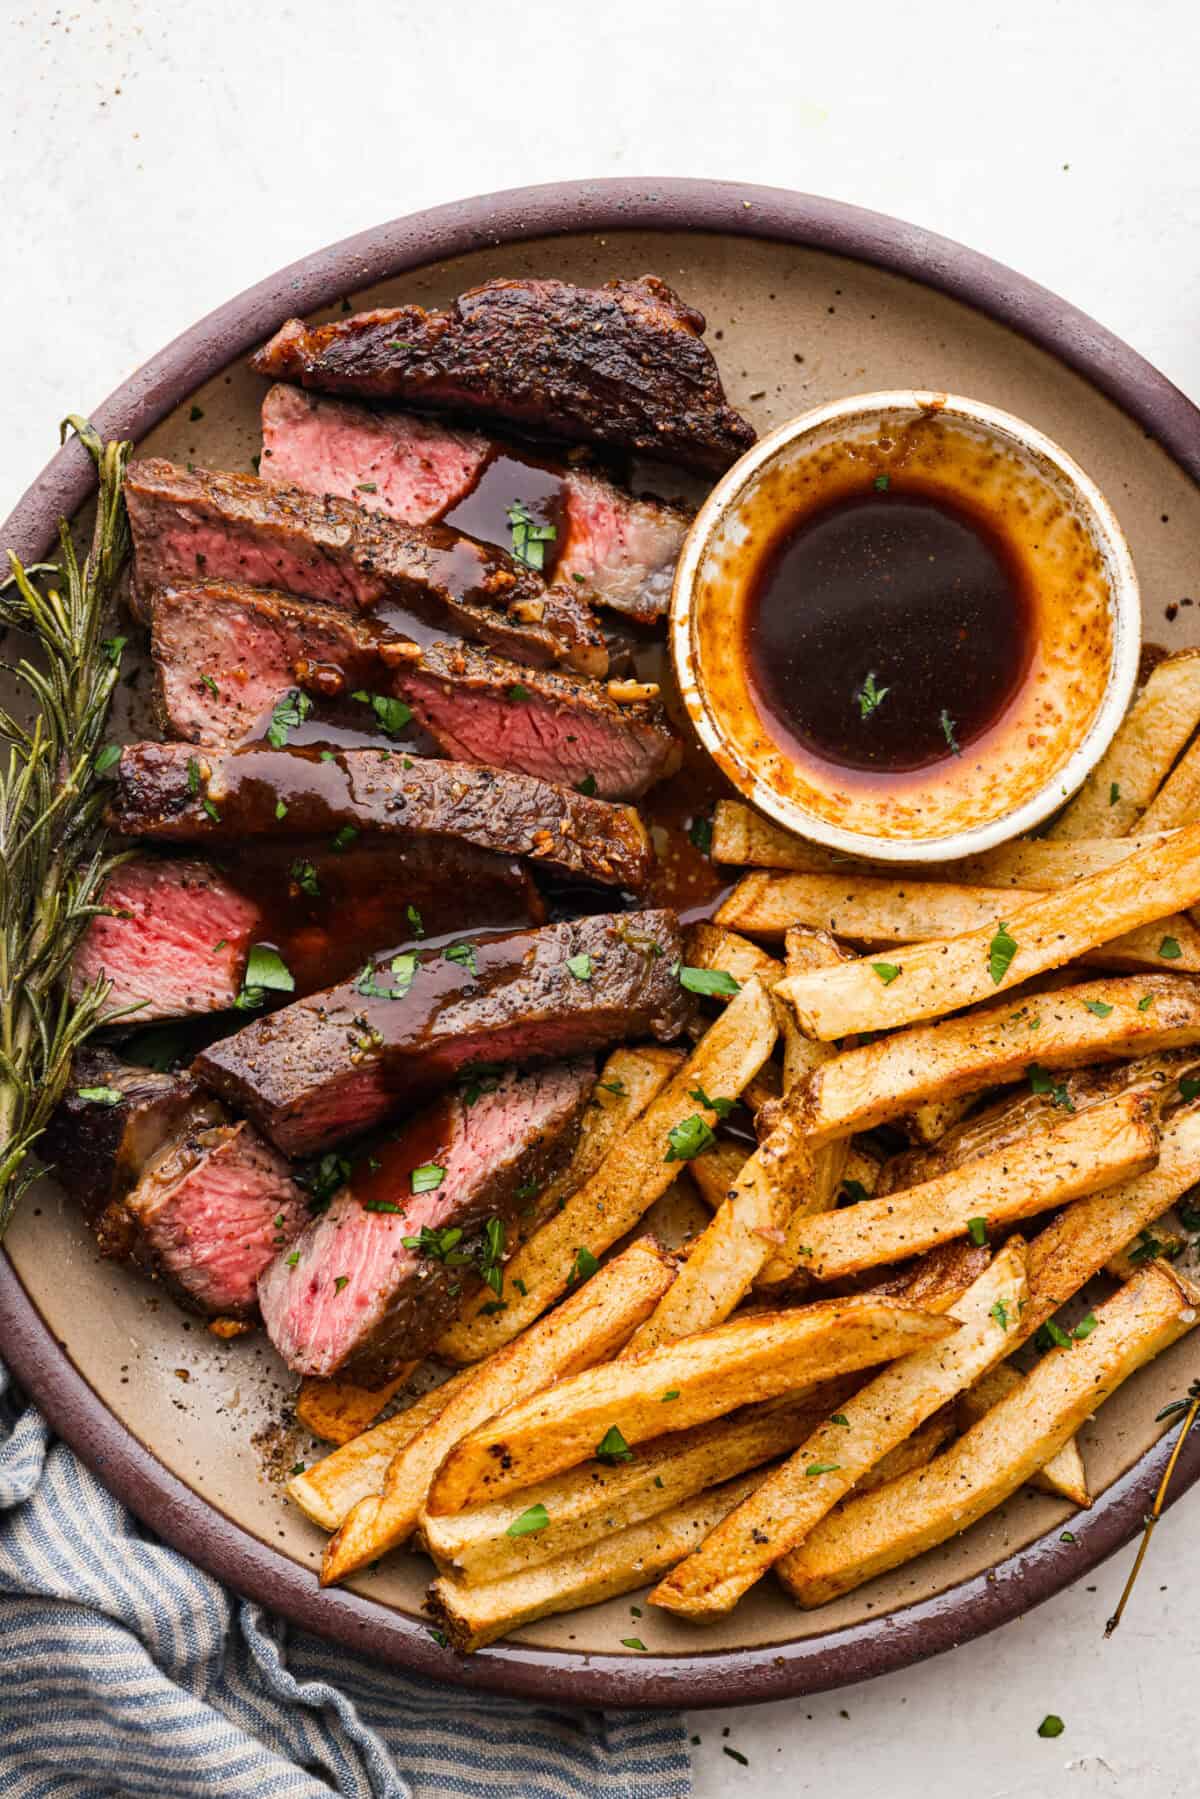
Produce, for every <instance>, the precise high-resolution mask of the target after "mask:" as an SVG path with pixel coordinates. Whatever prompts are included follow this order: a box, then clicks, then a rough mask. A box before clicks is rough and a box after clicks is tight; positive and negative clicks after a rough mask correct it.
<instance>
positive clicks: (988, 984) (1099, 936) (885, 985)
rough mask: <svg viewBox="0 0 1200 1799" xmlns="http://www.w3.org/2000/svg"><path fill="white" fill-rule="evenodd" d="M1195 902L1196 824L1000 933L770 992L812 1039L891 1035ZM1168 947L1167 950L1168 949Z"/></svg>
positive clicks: (1198, 891)
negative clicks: (790, 1010) (868, 1032)
mask: <svg viewBox="0 0 1200 1799" xmlns="http://www.w3.org/2000/svg"><path fill="white" fill-rule="evenodd" d="M1197 665H1198V667H1200V658H1198V664H1197ZM1198 898H1200V825H1189V826H1188V827H1187V829H1186V830H1183V831H1177V832H1176V834H1175V835H1174V837H1172V838H1171V839H1170V841H1169V842H1168V843H1166V844H1165V845H1164V846H1163V847H1162V848H1161V849H1154V850H1142V851H1139V853H1138V854H1137V855H1136V856H1129V857H1127V858H1126V860H1125V861H1124V862H1118V863H1117V865H1116V867H1115V868H1110V869H1107V870H1105V871H1104V872H1103V873H1102V874H1097V875H1090V876H1089V877H1088V878H1087V879H1086V880H1083V881H1079V882H1078V883H1077V884H1076V885H1075V886H1074V887H1073V888H1071V889H1069V890H1068V891H1067V892H1063V893H1049V894H1044V895H1043V896H1042V898H1041V899H1038V900H1035V901H1034V902H1033V904H1032V905H1029V906H1022V907H1015V908H1014V909H1013V911H1012V913H1011V914H1010V915H1009V917H1008V920H1007V924H1006V929H1005V931H1004V932H1003V933H1001V932H999V931H993V930H992V929H991V927H990V926H985V927H984V928H983V929H982V930H981V931H971V932H968V933H967V935H966V936H962V937H953V938H950V939H948V940H946V941H944V942H940V943H922V944H918V945H917V946H916V947H915V948H913V949H898V950H895V951H893V952H890V954H889V956H888V957H887V958H883V957H878V956H876V957H874V958H872V957H870V956H868V957H866V958H864V959H863V960H862V961H858V962H850V963H847V965H846V966H845V967H844V968H830V969H826V970H822V971H820V972H818V973H816V974H807V975H788V976H786V977H785V979H784V980H782V981H780V983H779V985H778V987H777V989H776V991H777V992H778V993H779V994H780V996H781V997H782V998H784V999H787V1000H790V1001H791V1003H792V1005H794V1006H795V1008H796V1015H797V1017H798V1018H799V1020H800V1026H801V1029H802V1030H804V1031H805V1032H806V1033H807V1035H809V1036H810V1037H819V1038H822V1039H824V1040H826V1041H827V1040H829V1039H831V1038H835V1037H844V1036H845V1035H846V1034H847V1032H849V1031H860V1030H887V1029H889V1028H891V1027H893V1026H895V1025H901V1024H910V1023H912V1022H914V1021H915V1020H917V1019H921V1018H931V1017H935V1016H936V1015H937V1014H938V1013H941V1012H950V1011H955V1010H957V1009H958V1008H959V1007H960V1006H968V1005H971V1004H972V1003H973V1002H974V1001H976V1000H981V999H985V998H987V997H988V996H989V995H990V994H993V993H995V992H996V991H997V989H1002V988H1005V987H1012V986H1015V985H1016V984H1017V982H1019V981H1025V980H1027V979H1029V978H1030V976H1032V975H1036V974H1041V973H1043V972H1044V971H1045V970H1047V969H1051V968H1059V967H1061V965H1062V964H1063V963H1064V962H1070V961H1072V960H1074V958H1075V957H1077V956H1080V955H1082V954H1084V953H1085V952H1086V951H1087V950H1090V949H1094V948H1095V947H1096V945H1097V944H1101V943H1107V942H1109V941H1110V940H1111V939H1112V938H1114V937H1121V936H1124V934H1125V933H1126V932H1128V931H1136V930H1139V929H1140V928H1141V926H1142V925H1146V924H1150V923H1152V922H1153V921H1154V919H1156V918H1163V917H1165V916H1166V915H1167V914H1168V913H1171V912H1179V911H1186V909H1187V907H1188V906H1191V905H1194V904H1195V903H1196V900H1197V899H1198ZM1164 947H1166V948H1167V949H1168V950H1169V948H1170V945H1169V943H1167V944H1165V945H1164ZM880 970H883V971H884V972H883V973H881V972H880ZM893 971H895V972H893Z"/></svg>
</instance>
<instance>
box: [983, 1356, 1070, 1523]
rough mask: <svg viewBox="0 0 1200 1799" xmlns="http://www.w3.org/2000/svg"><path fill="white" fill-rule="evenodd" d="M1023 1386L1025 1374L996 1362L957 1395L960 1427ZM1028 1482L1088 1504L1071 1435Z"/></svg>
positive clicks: (1009, 1365)
mask: <svg viewBox="0 0 1200 1799" xmlns="http://www.w3.org/2000/svg"><path fill="white" fill-rule="evenodd" d="M1024 1385H1025V1376H1024V1375H1023V1374H1020V1373H1019V1372H1018V1371H1017V1369H1015V1368H1014V1367H1013V1366H1012V1364H1011V1363H1010V1362H998V1363H997V1364H996V1366H995V1367H994V1368H989V1369H988V1371H987V1373H986V1374H982V1375H980V1377H979V1379H978V1380H977V1381H975V1382H974V1383H973V1384H972V1385H971V1386H969V1387H968V1388H967V1390H966V1392H965V1393H961V1394H960V1395H959V1400H958V1420H959V1427H960V1429H962V1430H970V1428H971V1426H972V1425H973V1424H978V1422H979V1420H980V1419H981V1418H982V1417H983V1416H984V1415H985V1414H986V1413H987V1412H990V1411H991V1409H992V1407H993V1406H994V1405H999V1403H1000V1401H1001V1400H1002V1399H1007V1398H1008V1396H1009V1394H1010V1393H1014V1392H1015V1391H1016V1390H1017V1388H1018V1387H1023V1386H1024ZM1029 1484H1030V1486H1031V1487H1039V1488H1040V1489H1041V1491H1042V1492H1043V1493H1053V1494H1055V1495H1057V1497H1059V1498H1061V1499H1069V1500H1070V1501H1071V1503H1072V1504H1073V1505H1085V1506H1086V1505H1091V1503H1092V1496H1091V1494H1090V1493H1089V1492H1088V1484H1087V1476H1086V1474H1085V1473H1084V1469H1083V1457H1082V1456H1081V1455H1080V1453H1079V1444H1078V1443H1077V1442H1076V1440H1075V1438H1074V1437H1071V1438H1070V1439H1069V1441H1068V1442H1066V1443H1064V1444H1063V1446H1062V1448H1061V1449H1060V1450H1059V1452H1058V1454H1057V1455H1053V1456H1051V1458H1050V1460H1049V1461H1048V1462H1047V1463H1046V1464H1045V1465H1044V1467H1041V1468H1039V1469H1038V1471H1037V1473H1036V1474H1034V1475H1031V1476H1030V1481H1029Z"/></svg>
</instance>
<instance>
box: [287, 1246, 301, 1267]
mask: <svg viewBox="0 0 1200 1799" xmlns="http://www.w3.org/2000/svg"><path fill="white" fill-rule="evenodd" d="M286 1260H287V1265H288V1267H289V1268H294V1267H295V1266H296V1264H297V1263H298V1262H299V1260H300V1251H299V1250H298V1249H294V1250H293V1251H292V1253H291V1255H290V1256H288V1257H287V1258H286Z"/></svg>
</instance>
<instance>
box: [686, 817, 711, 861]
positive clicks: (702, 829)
mask: <svg viewBox="0 0 1200 1799" xmlns="http://www.w3.org/2000/svg"><path fill="white" fill-rule="evenodd" d="M688 836H689V837H690V838H691V840H692V842H693V844H694V845H695V847H696V848H697V849H698V850H699V851H700V854H701V855H702V856H707V855H708V854H709V852H710V851H711V849H712V841H713V828H712V819H711V818H704V817H703V816H699V817H696V818H693V820H692V822H691V824H690V825H689V826H688Z"/></svg>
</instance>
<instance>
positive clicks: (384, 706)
mask: <svg viewBox="0 0 1200 1799" xmlns="http://www.w3.org/2000/svg"><path fill="white" fill-rule="evenodd" d="M350 697H351V698H352V699H355V700H361V701H362V703H363V704H364V705H366V706H370V708H371V710H372V712H373V713H374V714H375V717H376V719H377V720H378V721H379V726H380V729H381V730H382V731H383V732H384V733H385V734H386V735H387V736H388V737H399V735H400V733H401V731H403V729H404V727H405V725H407V724H409V723H410V722H411V720H412V707H411V706H409V705H406V704H405V702H404V701H403V700H396V699H392V698H391V696H390V695H388V694H386V693H364V692H363V691H362V690H361V689H360V690H359V692H357V693H355V694H352V695H351V696H350Z"/></svg>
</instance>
